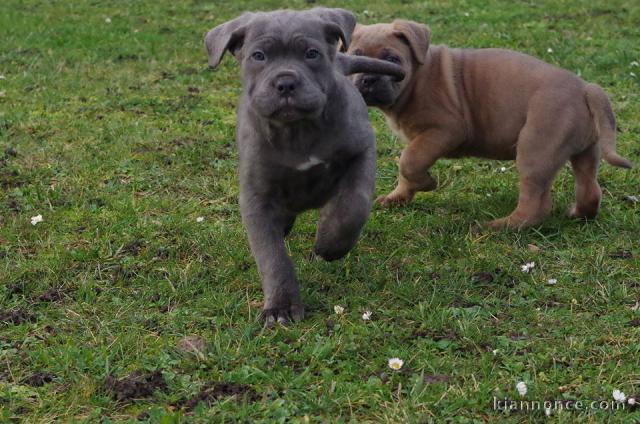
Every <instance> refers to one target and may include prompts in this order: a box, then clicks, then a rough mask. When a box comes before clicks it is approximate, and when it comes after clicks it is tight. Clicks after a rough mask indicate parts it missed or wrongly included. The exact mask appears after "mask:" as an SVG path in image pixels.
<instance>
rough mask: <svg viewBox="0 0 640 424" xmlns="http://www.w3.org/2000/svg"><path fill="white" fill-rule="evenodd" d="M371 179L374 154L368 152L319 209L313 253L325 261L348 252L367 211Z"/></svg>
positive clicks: (373, 174) (355, 239)
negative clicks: (332, 195) (333, 194)
mask: <svg viewBox="0 0 640 424" xmlns="http://www.w3.org/2000/svg"><path fill="white" fill-rule="evenodd" d="M374 178H375V151H374V150H373V149H370V150H369V151H368V152H366V153H365V154H363V155H362V156H361V157H360V158H358V159H357V160H356V161H355V162H354V163H352V164H350V168H349V171H348V172H347V174H346V175H345V176H344V177H343V178H342V180H341V181H340V183H339V189H338V191H337V193H336V195H335V196H334V197H332V198H331V199H330V200H329V202H327V204H325V205H324V206H323V207H322V209H320V219H319V220H318V230H317V232H316V244H315V247H314V249H313V253H315V254H317V255H319V256H321V257H322V258H323V259H325V260H327V261H333V260H336V259H340V258H342V257H343V256H344V255H346V254H347V253H349V251H350V250H351V249H352V248H353V246H354V245H355V244H356V242H357V241H358V238H359V237H360V232H361V231H362V227H364V224H365V223H366V222H367V218H368V217H369V213H370V212H371V203H372V197H373V190H374Z"/></svg>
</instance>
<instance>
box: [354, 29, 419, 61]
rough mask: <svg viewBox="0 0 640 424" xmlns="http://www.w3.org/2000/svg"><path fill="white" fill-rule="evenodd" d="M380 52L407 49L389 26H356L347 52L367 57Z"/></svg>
mask: <svg viewBox="0 0 640 424" xmlns="http://www.w3.org/2000/svg"><path fill="white" fill-rule="evenodd" d="M381 50H397V51H400V52H404V51H405V50H407V51H408V48H407V46H406V44H405V43H404V42H403V41H402V40H401V39H400V38H399V37H398V36H396V35H395V30H394V29H393V25H391V24H374V25H358V26H357V27H356V29H355V31H354V32H353V36H352V38H351V45H350V46H349V52H350V53H354V54H359V55H367V56H368V55H371V54H373V53H377V52H380V51H381Z"/></svg>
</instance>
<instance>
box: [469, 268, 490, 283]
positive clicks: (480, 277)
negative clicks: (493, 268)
mask: <svg viewBox="0 0 640 424" xmlns="http://www.w3.org/2000/svg"><path fill="white" fill-rule="evenodd" d="M492 281H493V275H492V274H491V273H490V272H486V271H481V272H476V273H475V274H472V275H471V282H472V283H473V284H477V283H490V282H492Z"/></svg>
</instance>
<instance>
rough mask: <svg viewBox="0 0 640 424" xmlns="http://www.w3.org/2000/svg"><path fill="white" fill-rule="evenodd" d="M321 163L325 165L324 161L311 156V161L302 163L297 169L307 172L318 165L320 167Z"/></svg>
mask: <svg viewBox="0 0 640 424" xmlns="http://www.w3.org/2000/svg"><path fill="white" fill-rule="evenodd" d="M321 163H324V161H323V160H320V159H318V158H317V157H315V156H310V157H309V160H307V161H306V162H302V163H301V164H299V165H298V166H296V169H297V170H298V171H306V170H308V169H311V168H313V167H314V166H316V165H320V164H321Z"/></svg>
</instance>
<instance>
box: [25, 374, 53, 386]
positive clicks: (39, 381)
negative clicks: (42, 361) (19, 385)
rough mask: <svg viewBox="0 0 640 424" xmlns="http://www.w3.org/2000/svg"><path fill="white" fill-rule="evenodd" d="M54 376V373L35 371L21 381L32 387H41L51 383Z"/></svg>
mask: <svg viewBox="0 0 640 424" xmlns="http://www.w3.org/2000/svg"><path fill="white" fill-rule="evenodd" d="M54 378H55V375H53V374H50V373H46V372H45V373H42V372H39V371H37V372H35V373H34V374H33V375H31V376H30V377H28V378H25V379H24V380H23V381H22V382H23V383H24V384H28V385H29V386H32V387H42V386H44V385H45V384H47V383H51V382H52V381H53V379H54Z"/></svg>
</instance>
